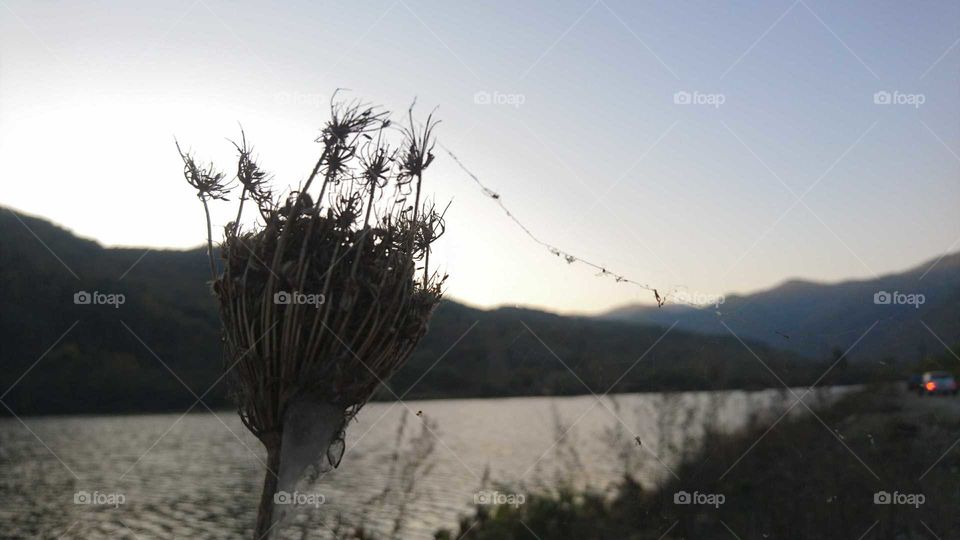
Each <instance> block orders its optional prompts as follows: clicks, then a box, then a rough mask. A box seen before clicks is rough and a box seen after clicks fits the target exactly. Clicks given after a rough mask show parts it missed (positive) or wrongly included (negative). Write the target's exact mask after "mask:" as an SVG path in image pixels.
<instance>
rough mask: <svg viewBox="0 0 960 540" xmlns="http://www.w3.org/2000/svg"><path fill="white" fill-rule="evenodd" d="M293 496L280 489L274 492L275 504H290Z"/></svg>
mask: <svg viewBox="0 0 960 540" xmlns="http://www.w3.org/2000/svg"><path fill="white" fill-rule="evenodd" d="M291 502H293V498H292V497H291V496H290V494H289V493H287V492H286V491H278V492H276V493H274V494H273V504H290V503H291Z"/></svg>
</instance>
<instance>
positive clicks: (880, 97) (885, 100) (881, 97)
mask: <svg viewBox="0 0 960 540" xmlns="http://www.w3.org/2000/svg"><path fill="white" fill-rule="evenodd" d="M892 102H893V96H891V95H890V92H887V91H886V90H881V91H879V92H875V93H874V94H873V103H874V104H876V105H889V104H890V103H892Z"/></svg>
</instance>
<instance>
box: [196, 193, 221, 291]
mask: <svg viewBox="0 0 960 540" xmlns="http://www.w3.org/2000/svg"><path fill="white" fill-rule="evenodd" d="M200 202H202V203H203V213H204V215H206V217H207V257H209V258H210V279H212V280H213V281H216V280H217V265H216V263H214V262H213V226H212V225H211V224H210V207H209V206H207V200H206V199H205V198H203V197H202V196H201V197H200Z"/></svg>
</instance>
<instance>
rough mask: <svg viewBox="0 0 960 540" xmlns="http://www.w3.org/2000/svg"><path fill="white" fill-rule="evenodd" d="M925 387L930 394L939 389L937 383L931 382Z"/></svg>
mask: <svg viewBox="0 0 960 540" xmlns="http://www.w3.org/2000/svg"><path fill="white" fill-rule="evenodd" d="M923 386H924V387H925V388H926V389H927V391H929V392H933V391H934V390H936V389H937V383H935V382H933V381H930V382H928V383H927V384H925V385H923Z"/></svg>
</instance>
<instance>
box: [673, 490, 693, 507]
mask: <svg viewBox="0 0 960 540" xmlns="http://www.w3.org/2000/svg"><path fill="white" fill-rule="evenodd" d="M690 500H691V499H690V494H689V493H687V492H686V491H678V492H676V493H674V494H673V504H690Z"/></svg>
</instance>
